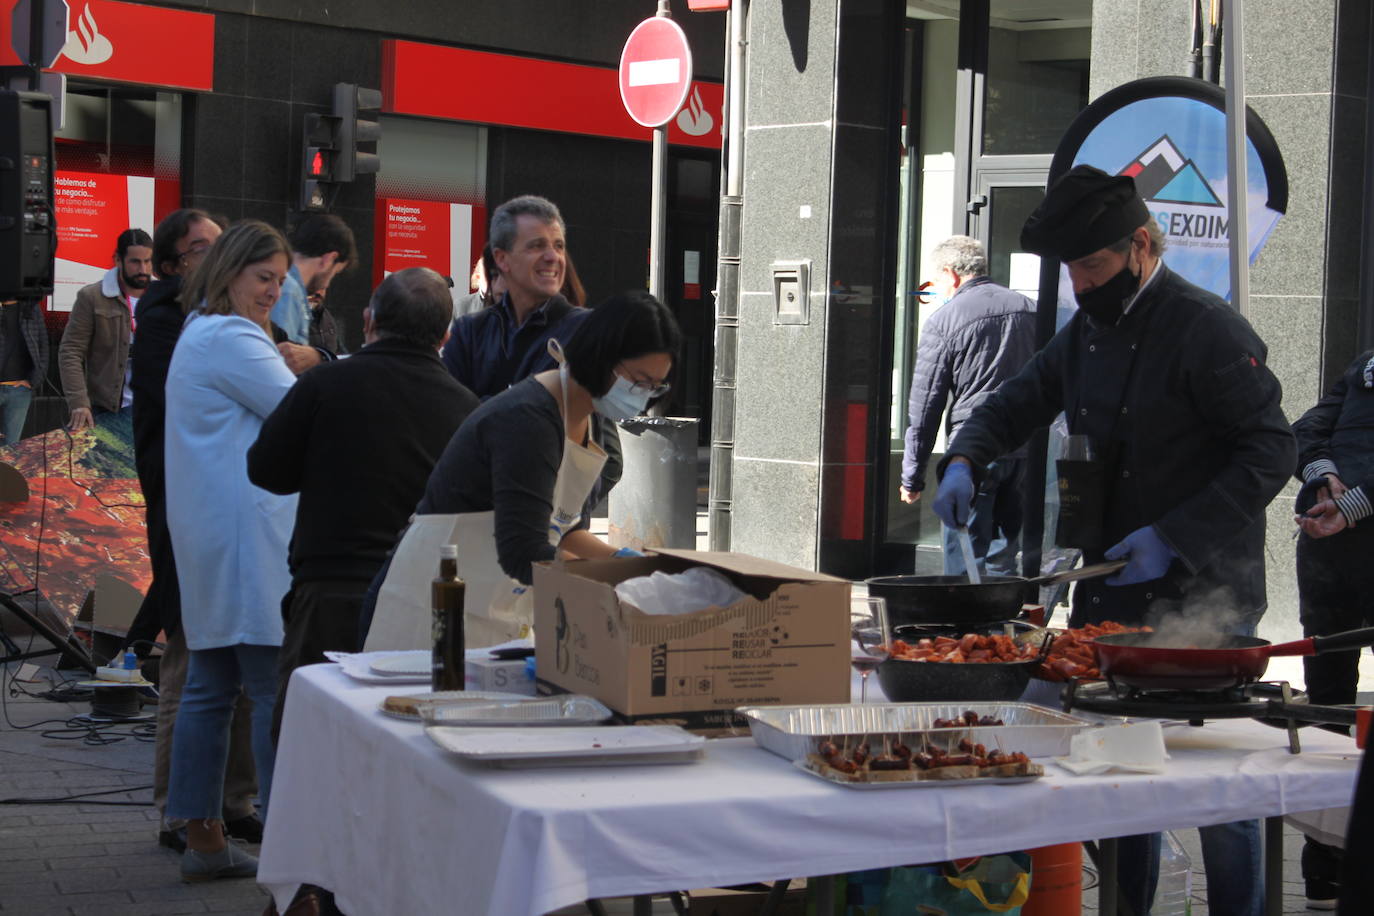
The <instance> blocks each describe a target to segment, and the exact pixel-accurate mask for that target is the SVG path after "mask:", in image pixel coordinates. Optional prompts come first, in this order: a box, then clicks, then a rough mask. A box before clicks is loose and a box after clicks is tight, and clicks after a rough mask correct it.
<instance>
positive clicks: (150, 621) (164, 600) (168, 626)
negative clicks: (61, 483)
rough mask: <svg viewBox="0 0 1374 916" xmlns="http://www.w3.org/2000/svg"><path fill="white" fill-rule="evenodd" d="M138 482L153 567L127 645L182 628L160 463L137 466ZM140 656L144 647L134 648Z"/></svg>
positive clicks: (179, 595)
mask: <svg viewBox="0 0 1374 916" xmlns="http://www.w3.org/2000/svg"><path fill="white" fill-rule="evenodd" d="M139 485H140V486H141V487H142V488H143V502H144V504H145V506H146V510H145V515H144V517H145V520H146V522H147V526H148V563H149V565H150V566H152V569H153V581H152V582H151V583H150V584H149V585H148V591H147V594H145V595H144V597H143V603H142V604H141V605H139V607H138V613H137V614H136V615H135V616H134V622H133V623H132V624H130V625H129V635H128V636H127V637H126V644H128V645H133V644H134V643H136V642H139V641H147V642H153V641H154V640H156V639H157V634H158V632H159V631H160V630H166V631H167V635H168V636H171V635H172V634H173V633H175V632H177V630H179V629H181V586H180V585H179V584H178V583H177V561H176V556H175V555H174V554H173V553H172V534H171V532H170V531H168V530H167V493H166V490H165V489H164V477H163V474H162V468H161V466H160V465H159V466H158V467H157V468H155V469H151V470H150V469H140V472H139ZM134 651H136V652H138V654H139V655H147V654H148V650H147V647H146V646H140V647H136V648H135V650H134Z"/></svg>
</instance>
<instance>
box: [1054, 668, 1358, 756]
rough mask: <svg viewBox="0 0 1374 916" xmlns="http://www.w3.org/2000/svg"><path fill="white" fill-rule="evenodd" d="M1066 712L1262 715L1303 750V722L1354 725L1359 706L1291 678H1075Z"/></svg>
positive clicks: (1195, 721)
mask: <svg viewBox="0 0 1374 916" xmlns="http://www.w3.org/2000/svg"><path fill="white" fill-rule="evenodd" d="M1062 703H1063V706H1064V711H1065V712H1073V711H1074V710H1075V709H1081V710H1086V711H1088V712H1095V713H1099V714H1102V715H1109V716H1124V717H1137V718H1146V719H1181V720H1183V721H1186V722H1187V723H1188V724H1189V725H1194V726H1198V725H1202V724H1203V723H1204V722H1205V721H1206V720H1207V719H1256V720H1258V721H1260V722H1263V723H1264V724H1266V725H1272V726H1274V727H1275V728H1282V729H1285V730H1286V731H1287V732H1288V751H1289V753H1291V754H1297V753H1299V752H1300V751H1301V750H1302V745H1301V743H1300V742H1299V741H1298V728H1299V726H1302V725H1333V726H1353V725H1354V724H1355V709H1354V707H1353V706H1315V705H1312V704H1310V703H1308V702H1307V695H1306V694H1305V693H1303V692H1302V691H1300V690H1294V689H1293V688H1292V686H1291V685H1290V684H1289V683H1288V682H1287V681H1253V682H1251V683H1248V684H1237V685H1234V686H1231V687H1224V688H1221V689H1218V690H1179V689H1172V688H1170V689H1160V688H1145V687H1135V686H1128V685H1125V684H1120V683H1117V682H1116V681H1114V680H1112V679H1111V678H1108V679H1107V680H1103V681H1083V680H1077V679H1074V680H1070V681H1069V683H1068V686H1067V687H1066V688H1065V690H1064V693H1063V699H1062Z"/></svg>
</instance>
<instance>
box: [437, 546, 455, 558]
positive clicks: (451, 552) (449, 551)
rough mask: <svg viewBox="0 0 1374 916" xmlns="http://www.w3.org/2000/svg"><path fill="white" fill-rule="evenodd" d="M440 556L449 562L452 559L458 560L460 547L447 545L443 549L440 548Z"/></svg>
mask: <svg viewBox="0 0 1374 916" xmlns="http://www.w3.org/2000/svg"><path fill="white" fill-rule="evenodd" d="M439 556H440V558H441V559H446V560H448V559H452V560H456V559H458V545H457V544H445V545H444V546H442V547H440V548H439Z"/></svg>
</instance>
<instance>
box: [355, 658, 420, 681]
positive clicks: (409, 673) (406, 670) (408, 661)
mask: <svg viewBox="0 0 1374 916" xmlns="http://www.w3.org/2000/svg"><path fill="white" fill-rule="evenodd" d="M431 664H432V663H431V658H430V653H428V652H397V653H396V654H395V655H383V656H382V657H381V658H377V659H373V660H372V661H370V662H368V665H367V670H368V671H371V672H372V673H373V674H381V675H385V676H388V677H423V678H425V679H426V680H428V679H429V678H430V677H431V670H432V669H431V667H430V666H431Z"/></svg>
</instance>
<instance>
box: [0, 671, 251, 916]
mask: <svg viewBox="0 0 1374 916" xmlns="http://www.w3.org/2000/svg"><path fill="white" fill-rule="evenodd" d="M64 673H65V672H64ZM9 685H10V678H9V672H8V671H6V673H5V675H4V679H3V686H4V688H5V694H6V695H5V696H4V704H5V705H4V713H5V715H4V716H3V717H0V798H2V799H40V798H56V797H62V796H68V795H73V794H78V793H82V792H97V791H102V790H106V789H123V790H124V791H121V792H119V793H118V794H113V795H100V796H95V797H94V798H92V799H89V800H87V801H86V802H85V803H75V804H56V805H54V804H4V805H0V913H15V914H23V916H172V914H180V913H225V914H234V916H259V914H260V913H262V911H263V908H264V907H266V906H267V900H268V898H267V894H266V893H265V892H264V891H263V890H262V889H261V888H259V887H258V886H257V885H256V884H254V883H253V882H252V881H251V880H238V881H213V882H208V883H203V884H184V883H182V881H181V876H180V874H179V872H178V870H177V866H178V856H177V854H176V853H174V852H172V851H171V850H169V849H164V848H162V847H160V846H158V845H157V828H158V817H157V812H156V811H155V810H154V809H153V807H152V772H153V745H152V742H151V741H146V742H145V741H139V740H137V739H136V738H133V737H124V738H123V739H122V740H120V741H117V742H115V743H112V744H106V745H101V746H96V745H91V744H86V743H83V742H82V741H81V740H79V737H80V736H79V735H76V734H73V735H70V736H69V737H73V738H76V739H77V740H61V739H59V738H57V737H54V736H52V735H48V736H45V735H44V734H43V732H44V731H46V730H48V729H60V728H62V723H63V720H67V719H70V718H73V717H75V716H81V715H85V714H87V713H89V712H90V704H89V703H88V702H77V703H55V702H52V701H50V700H40V699H34V698H30V697H25V696H20V697H10V696H8V688H9ZM20 686H22V687H23V688H24V689H26V690H30V691H34V692H40V691H43V690H46V689H47V684H46V683H43V682H40V683H25V684H21V685H20ZM152 710H153V707H148V710H147V711H149V712H151V711H152ZM47 719H53V720H59V721H56V722H52V723H50V724H48V725H43V726H39V727H36V728H29V729H25V728H22V726H25V725H28V724H30V723H36V722H39V721H40V720H47ZM149 724H151V723H149ZM16 726H19V727H16ZM111 730H112V731H114V732H119V733H129V732H131V727H129V726H120V727H116V728H113V729H111ZM146 731H147V732H148V734H149V735H151V731H152V730H151V728H148V729H146ZM96 800H101V801H126V802H127V801H133V802H139V803H140V804H138V805H137V806H132V807H124V806H120V807H115V806H109V805H97V804H91V803H90V802H91V801H96ZM250 849H252V850H253V851H254V852H256V848H255V847H250Z"/></svg>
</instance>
